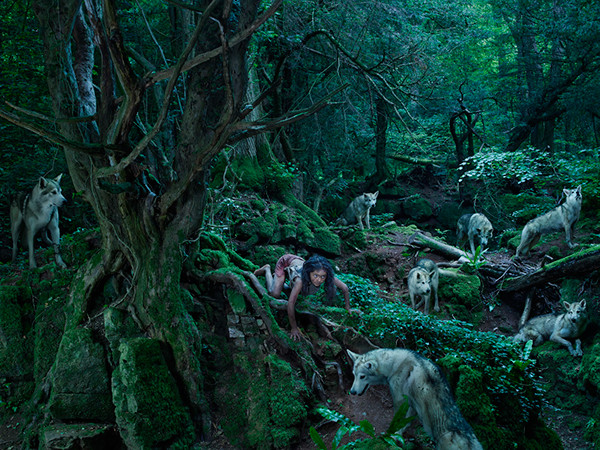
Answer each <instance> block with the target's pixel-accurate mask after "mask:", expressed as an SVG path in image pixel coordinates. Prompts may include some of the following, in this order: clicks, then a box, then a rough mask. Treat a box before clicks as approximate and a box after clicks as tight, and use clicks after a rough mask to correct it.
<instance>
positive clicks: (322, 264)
mask: <svg viewBox="0 0 600 450" xmlns="http://www.w3.org/2000/svg"><path fill="white" fill-rule="evenodd" d="M315 270H324V271H325V273H326V274H327V278H326V279H325V283H324V284H325V296H326V297H327V301H329V302H332V301H333V298H334V297H335V284H334V281H333V279H334V277H335V274H334V273H333V267H331V263H330V262H329V261H328V260H327V258H324V257H322V256H319V255H315V256H312V257H311V258H309V259H307V260H306V261H305V262H304V264H303V265H302V295H308V293H309V292H310V291H309V289H310V285H311V281H310V273H311V272H314V271H315Z"/></svg>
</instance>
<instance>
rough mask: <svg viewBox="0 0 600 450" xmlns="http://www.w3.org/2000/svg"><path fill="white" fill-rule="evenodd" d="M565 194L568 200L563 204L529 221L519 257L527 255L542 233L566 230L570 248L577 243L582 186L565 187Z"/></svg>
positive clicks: (522, 234) (520, 245) (522, 237)
mask: <svg viewBox="0 0 600 450" xmlns="http://www.w3.org/2000/svg"><path fill="white" fill-rule="evenodd" d="M563 195H564V196H565V198H566V200H565V202H564V203H563V204H562V205H559V206H557V207H556V208H554V209H553V210H552V211H548V212H547V213H546V214H544V215H542V216H540V217H536V218H535V219H532V220H530V221H529V222H527V225H525V228H523V232H522V233H521V242H520V243H519V246H518V247H517V252H516V257H517V258H518V257H519V256H521V255H527V254H528V253H529V250H531V248H532V247H533V246H534V245H535V244H537V242H538V241H539V240H540V237H541V236H542V234H548V233H553V232H555V231H560V230H565V234H566V241H567V245H568V246H569V248H573V247H575V246H576V245H577V244H574V243H573V234H574V233H575V224H576V223H577V220H579V214H580V213H581V186H578V187H577V188H576V189H563Z"/></svg>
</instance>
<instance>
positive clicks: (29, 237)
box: [25, 226, 37, 269]
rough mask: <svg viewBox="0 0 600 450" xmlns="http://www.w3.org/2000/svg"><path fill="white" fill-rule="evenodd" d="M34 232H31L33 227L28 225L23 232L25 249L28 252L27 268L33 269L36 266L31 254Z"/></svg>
mask: <svg viewBox="0 0 600 450" xmlns="http://www.w3.org/2000/svg"><path fill="white" fill-rule="evenodd" d="M34 236H35V233H34V232H33V228H32V227H30V226H26V233H25V242H26V243H27V250H28V252H29V268H30V269H35V268H36V267H37V266H36V264H35V257H34V255H33V238H34Z"/></svg>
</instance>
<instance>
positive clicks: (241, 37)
mask: <svg viewBox="0 0 600 450" xmlns="http://www.w3.org/2000/svg"><path fill="white" fill-rule="evenodd" d="M282 3H283V0H275V2H274V3H273V4H272V5H271V6H270V7H269V8H268V9H267V10H266V11H265V13H264V14H263V15H262V16H260V17H259V18H258V19H256V20H255V21H254V22H252V24H250V26H249V27H248V28H246V29H245V30H242V31H240V32H239V33H237V34H236V35H235V36H233V37H232V38H231V39H230V40H229V41H228V44H229V47H230V48H231V47H235V46H236V45H238V44H240V43H241V42H243V41H245V40H246V39H248V38H249V37H250V36H252V34H254V32H255V31H256V30H257V29H258V27H260V26H261V25H262V24H263V23H264V22H266V21H267V19H269V18H270V17H271V16H272V15H273V14H275V12H276V11H277V9H278V8H279V7H280V6H281V4H282ZM207 9H208V8H207ZM205 14H206V13H205ZM222 53H223V47H222V46H221V47H219V48H215V49H213V50H210V51H208V52H205V53H202V54H201V55H198V56H195V57H194V58H192V59H190V60H189V61H187V62H186V63H185V64H184V65H183V67H182V69H181V71H182V72H187V71H188V70H190V69H192V68H194V67H196V66H198V65H200V64H203V63H205V62H207V61H209V60H211V59H212V58H215V57H217V56H219V55H221V54H222ZM174 73H175V69H174V68H173V67H171V68H169V69H167V70H163V71H161V72H158V73H155V74H153V75H152V76H150V77H149V78H147V79H146V81H145V86H146V87H147V86H149V85H152V84H154V83H157V82H159V81H161V80H166V79H167V78H171V77H173V75H174Z"/></svg>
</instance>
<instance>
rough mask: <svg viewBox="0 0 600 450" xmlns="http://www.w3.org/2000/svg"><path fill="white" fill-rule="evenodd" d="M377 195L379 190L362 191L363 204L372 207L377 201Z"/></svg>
mask: <svg viewBox="0 0 600 450" xmlns="http://www.w3.org/2000/svg"><path fill="white" fill-rule="evenodd" d="M378 195H379V191H377V192H375V193H374V194H369V193H364V194H363V204H364V205H365V207H367V208H372V207H373V206H375V203H377V196H378Z"/></svg>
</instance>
